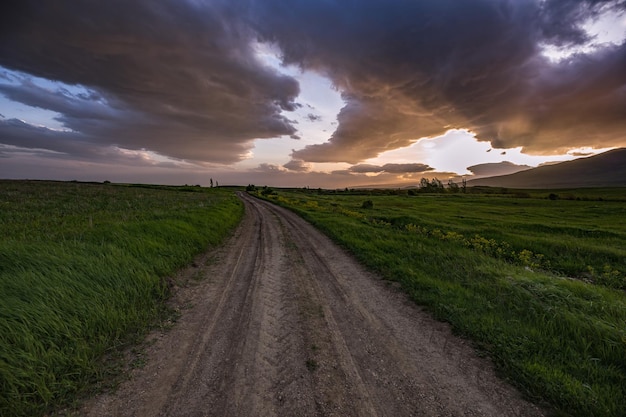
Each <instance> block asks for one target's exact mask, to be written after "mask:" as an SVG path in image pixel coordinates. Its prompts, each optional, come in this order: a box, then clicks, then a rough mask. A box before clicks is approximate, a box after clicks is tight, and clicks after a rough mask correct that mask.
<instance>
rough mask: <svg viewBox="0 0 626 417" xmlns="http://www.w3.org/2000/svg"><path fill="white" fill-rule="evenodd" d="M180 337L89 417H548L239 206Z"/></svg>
mask: <svg viewBox="0 0 626 417" xmlns="http://www.w3.org/2000/svg"><path fill="white" fill-rule="evenodd" d="M240 198H241V199H242V200H243V202H244V204H245V207H246V215H245V217H244V219H243V221H242V223H241V225H240V226H239V227H238V229H237V230H236V232H235V234H234V235H233V237H232V238H231V239H230V240H229V241H228V242H227V244H226V245H224V247H222V248H220V249H219V250H218V251H216V252H215V253H213V254H210V256H208V257H207V258H206V261H205V262H202V263H201V265H199V266H198V267H196V268H189V269H188V270H187V271H185V272H184V273H183V275H186V276H187V277H189V276H192V275H193V276H202V277H203V279H202V280H195V279H188V280H187V282H188V284H187V285H186V286H185V287H184V288H180V289H179V290H178V291H177V293H176V296H175V302H176V303H178V305H180V306H182V307H184V309H183V311H182V314H181V317H180V319H179V320H178V322H177V323H176V324H175V325H174V326H173V328H172V329H170V330H168V331H166V332H160V333H155V334H153V335H152V336H151V337H150V340H151V344H150V346H148V347H147V348H146V357H145V363H146V364H145V366H143V367H141V368H137V369H135V370H134V371H133V372H132V375H131V378H130V379H129V380H128V381H126V382H125V383H123V384H122V385H121V386H120V387H119V389H118V390H117V391H116V392H115V393H112V394H104V395H100V396H98V397H97V398H94V399H92V400H90V401H88V402H87V403H86V404H85V405H84V407H83V408H82V409H81V412H80V414H81V415H86V416H104V415H107V416H180V417H183V416H498V417H501V416H515V417H521V416H524V417H525V416H540V415H543V414H542V411H541V410H540V409H538V408H537V407H535V406H534V405H532V404H530V403H528V402H526V401H524V400H523V399H522V398H521V396H520V394H519V393H517V392H516V391H515V390H514V389H512V388H511V387H510V386H508V385H507V384H505V383H504V382H502V381H501V380H499V379H498V378H497V377H496V376H495V374H494V372H493V368H492V366H491V364H490V363H489V362H488V361H487V360H485V359H482V358H478V357H477V356H476V354H475V353H474V352H473V350H472V349H471V347H470V346H468V344H467V343H466V342H464V341H463V340H461V339H459V338H457V337H455V336H453V335H452V334H451V332H450V330H449V328H448V327H447V326H446V325H445V324H442V323H439V322H437V321H434V320H433V319H432V318H430V317H429V315H428V314H426V313H424V312H423V311H421V310H420V309H419V308H418V307H416V306H415V305H414V304H413V303H411V302H409V301H408V300H407V298H406V297H405V296H404V295H402V294H401V293H400V292H399V291H398V290H396V289H395V288H394V287H393V286H392V285H389V284H388V283H386V282H385V281H383V280H381V279H379V278H377V277H376V276H374V275H372V274H370V273H368V272H367V271H365V270H364V269H363V268H362V267H361V266H360V265H358V264H357V263H356V262H355V261H354V260H353V259H352V258H351V257H350V256H349V255H347V254H346V253H345V252H344V251H343V250H342V249H340V248H339V247H337V246H336V245H335V244H334V243H332V242H331V241H330V240H329V239H328V238H327V237H325V236H324V235H322V234H321V233H320V232H318V231H317V230H316V229H314V228H313V227H312V226H311V225H309V224H308V223H306V222H305V221H303V220H302V219H301V218H299V217H298V216H296V215H295V214H293V213H291V212H290V211H288V210H285V209H283V208H281V207H277V206H274V205H272V204H269V203H267V202H265V201H261V200H258V199H255V198H253V197H250V196H248V195H247V194H243V193H242V194H240Z"/></svg>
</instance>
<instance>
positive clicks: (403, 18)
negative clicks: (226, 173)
mask: <svg viewBox="0 0 626 417" xmlns="http://www.w3.org/2000/svg"><path fill="white" fill-rule="evenodd" d="M10 4H11V6H9V7H7V8H6V9H3V13H2V14H1V18H0V19H1V20H0V65H1V66H3V67H5V68H8V69H10V70H13V71H21V72H23V73H24V74H30V75H32V76H38V77H43V78H46V79H49V80H55V81H60V82H62V83H65V84H66V85H67V86H69V87H67V88H63V87H59V86H58V85H57V86H56V87H49V86H48V85H45V86H44V85H43V84H42V83H41V82H39V81H36V80H33V79H31V78H29V76H28V75H24V76H19V75H18V76H13V75H8V74H7V73H4V74H0V80H3V81H0V94H2V95H4V96H6V97H8V98H9V99H11V100H14V101H18V102H21V103H24V104H28V105H31V106H35V107H40V108H42V109H47V110H51V111H54V112H56V113H58V114H59V116H58V117H57V119H58V121H59V122H60V123H62V125H63V126H64V127H65V129H66V130H65V131H52V130H50V129H47V130H46V129H43V128H37V127H34V126H28V125H26V124H24V123H18V122H17V121H15V120H6V119H2V123H0V143H4V144H7V145H12V146H19V147H24V148H30V149H48V150H51V151H54V152H58V153H60V154H65V155H77V157H80V158H87V159H88V158H98V157H99V155H105V154H107V152H108V151H107V149H114V148H122V149H130V150H138V151H140V150H142V149H147V150H151V151H154V152H157V153H160V154H162V155H166V156H169V157H172V158H176V159H179V160H187V161H195V162H198V163H213V162H215V163H223V164H229V163H234V162H237V161H240V160H242V159H243V158H245V156H246V155H247V154H248V152H249V151H250V149H251V147H252V141H253V140H254V139H257V138H272V137H278V136H286V137H291V138H294V139H297V138H299V136H298V135H297V131H296V129H295V127H294V125H295V122H294V121H293V120H290V119H288V118H286V117H285V116H284V115H283V112H288V111H294V110H296V109H298V108H301V107H302V106H301V105H299V104H297V102H296V98H297V96H298V94H299V85H298V83H297V81H296V80H295V79H294V78H292V77H290V76H286V75H282V74H279V73H278V72H276V71H275V70H274V69H272V68H270V67H268V66H267V65H265V64H263V62H261V61H260V58H258V57H257V54H256V50H255V46H254V45H255V42H257V41H261V42H271V43H273V44H274V45H276V46H277V47H278V48H279V49H280V53H281V55H282V57H283V59H284V62H285V63H288V64H295V65H297V66H300V67H301V68H302V69H304V70H312V71H316V72H318V73H320V74H322V75H325V76H327V77H328V78H329V79H330V80H331V81H332V83H333V85H334V87H335V88H337V89H338V91H340V92H341V94H342V97H343V100H344V101H345V106H344V107H343V108H342V109H341V111H340V113H339V115H338V118H337V121H338V124H337V128H336V130H335V131H334V132H333V133H332V134H331V136H330V138H329V140H328V141H327V142H325V143H323V144H316V145H308V146H306V147H304V148H302V149H299V150H295V151H294V152H293V153H292V157H293V159H294V160H300V161H306V162H348V163H351V164H358V163H359V162H362V161H364V160H366V159H368V158H371V157H375V156H377V155H379V154H381V153H383V152H386V151H389V150H393V149H398V148H401V147H405V146H408V145H410V144H411V143H413V142H414V141H416V140H417V139H419V138H422V137H434V136H437V135H441V134H443V133H445V132H446V131H448V130H449V129H456V128H458V129H468V130H470V131H472V132H475V133H476V135H477V138H478V139H479V140H482V141H490V142H491V143H492V145H493V146H494V148H497V149H508V148H512V147H522V150H523V151H524V152H529V153H535V154H551V153H564V152H567V151H568V150H571V149H575V148H578V147H583V146H584V147H591V148H606V147H613V146H614V147H619V146H624V145H626V143H625V140H626V139H625V138H624V134H623V132H624V131H626V93H625V91H626V44H625V43H622V44H621V45H604V46H603V47H600V48H598V49H596V50H595V51H594V52H589V53H585V54H582V53H580V54H578V55H573V56H571V57H570V58H568V59H565V60H563V61H560V62H552V61H550V60H549V59H547V58H546V57H545V56H544V55H542V47H543V46H544V45H552V46H556V47H561V48H565V47H569V46H576V45H583V44H586V43H588V42H589V41H592V40H593V39H591V38H590V36H589V35H588V34H587V33H586V32H585V31H584V30H583V24H584V23H585V22H587V21H589V20H590V19H594V18H597V17H598V16H600V15H601V14H603V13H621V12H623V11H624V10H626V2H624V1H623V0H515V1H513V0H467V1H462V2H459V1H458V0H438V1H414V0H360V1H358V2H357V1H339V0H327V1H311V0H292V1H290V2H288V3H286V2H284V1H282V0H207V1H195V0H162V1H159V2H154V1H151V0H136V1H122V0H111V1H107V2H102V1H95V0H84V1H80V2H63V1H61V2H58V1H57V2H37V1H34V0H23V1H20V2H10ZM76 86H83V87H84V88H78V87H76ZM317 117H318V116H316V115H314V114H313V113H311V114H309V120H310V121H315V120H317ZM288 164H289V165H290V166H292V168H296V169H297V168H298V166H297V165H296V163H295V162H294V163H293V164H292V163H291V162H290V163H288ZM302 166H305V165H304V164H302ZM356 166H358V165H356ZM264 168H265V169H270V168H271V167H270V166H266V167H264ZM279 168H280V169H283V170H284V169H286V168H284V167H279ZM363 169H365V168H363ZM388 169H392V168H389V167H388ZM352 172H355V171H352ZM368 172H375V171H368ZM385 172H392V171H389V170H385ZM405 172H406V171H405Z"/></svg>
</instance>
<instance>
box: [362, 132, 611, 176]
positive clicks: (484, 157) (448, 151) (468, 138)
mask: <svg viewBox="0 0 626 417" xmlns="http://www.w3.org/2000/svg"><path fill="white" fill-rule="evenodd" d="M521 149H522V148H521V147H517V148H512V149H492V148H491V145H490V144H489V142H480V141H478V140H476V138H475V137H474V135H473V134H472V133H471V132H469V131H467V130H462V129H458V130H456V129H455V130H449V131H448V132H447V133H446V134H445V135H443V136H438V137H435V138H424V139H420V140H418V141H417V142H415V143H414V144H413V145H411V146H408V147H405V148H402V149H396V150H393V151H389V152H385V153H384V154H382V155H380V156H379V157H377V158H372V159H368V160H367V161H365V163H368V164H375V165H382V164H386V163H412V162H421V163H424V164H428V165H430V166H432V167H433V168H434V169H435V170H436V171H438V172H455V173H457V174H459V175H471V174H472V173H471V172H470V171H468V170H467V167H470V166H473V165H477V164H485V163H498V162H504V161H508V162H512V163H514V164H517V165H530V166H534V167H536V166H539V165H541V164H544V163H549V162H557V161H558V162H562V161H569V160H572V159H574V158H576V157H579V156H580V155H588V154H598V153H601V152H605V151H607V150H609V149H611V148H605V149H591V148H584V149H583V148H581V149H576V150H572V151H570V152H569V153H568V154H565V155H551V156H534V155H526V154H524V153H522V152H521Z"/></svg>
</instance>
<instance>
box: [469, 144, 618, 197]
mask: <svg viewBox="0 0 626 417" xmlns="http://www.w3.org/2000/svg"><path fill="white" fill-rule="evenodd" d="M467 185H468V186H476V185H484V186H490V187H507V188H579V187H626V148H620V149H614V150H612V151H608V152H604V153H601V154H599V155H594V156H590V157H587V158H579V159H575V160H573V161H567V162H561V163H559V164H554V165H546V166H540V167H537V168H532V169H529V170H526V171H521V172H517V173H515V174H509V175H502V176H498V177H488V178H479V179H475V180H469V181H467Z"/></svg>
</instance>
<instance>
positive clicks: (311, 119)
mask: <svg viewBox="0 0 626 417" xmlns="http://www.w3.org/2000/svg"><path fill="white" fill-rule="evenodd" d="M306 118H307V120H308V121H309V122H320V121H321V120H322V116H319V115H317V114H313V113H309V114H307V115H306Z"/></svg>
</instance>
